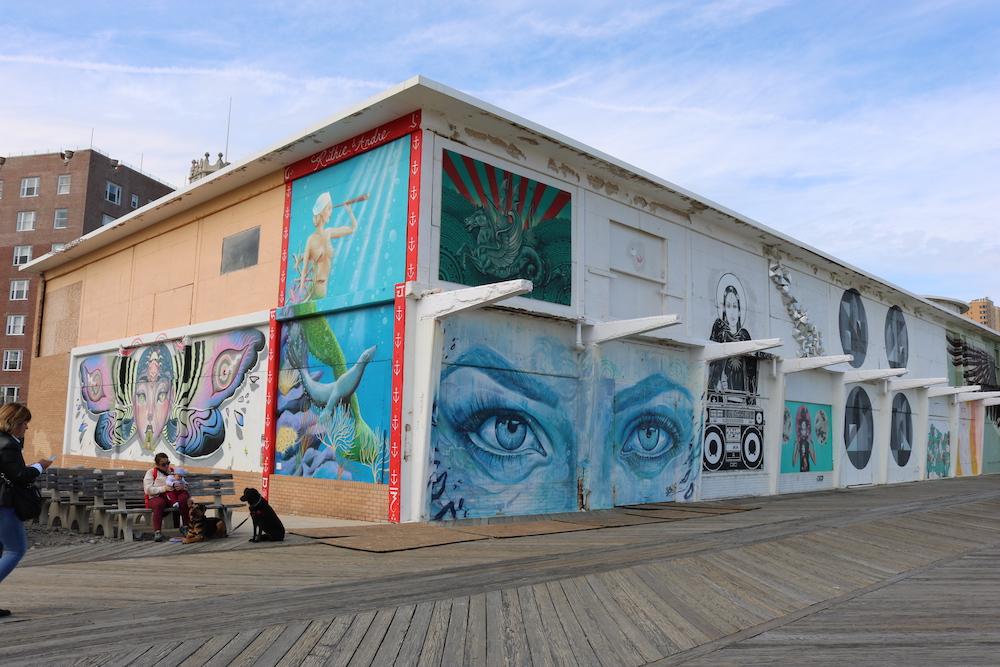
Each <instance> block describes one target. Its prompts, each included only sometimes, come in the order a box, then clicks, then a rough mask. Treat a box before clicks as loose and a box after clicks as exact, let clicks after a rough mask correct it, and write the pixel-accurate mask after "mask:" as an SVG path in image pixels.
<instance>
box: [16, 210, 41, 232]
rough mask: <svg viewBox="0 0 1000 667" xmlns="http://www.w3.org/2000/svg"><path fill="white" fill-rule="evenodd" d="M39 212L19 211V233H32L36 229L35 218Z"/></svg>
mask: <svg viewBox="0 0 1000 667" xmlns="http://www.w3.org/2000/svg"><path fill="white" fill-rule="evenodd" d="M36 214H37V211H18V213H17V231H19V232H30V231H31V230H33V229H34V228H35V216H36Z"/></svg>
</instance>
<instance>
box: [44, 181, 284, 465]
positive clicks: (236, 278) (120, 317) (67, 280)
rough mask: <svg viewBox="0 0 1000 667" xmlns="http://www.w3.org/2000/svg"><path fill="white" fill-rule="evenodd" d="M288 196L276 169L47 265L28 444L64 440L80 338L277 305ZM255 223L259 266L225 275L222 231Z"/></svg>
mask: <svg viewBox="0 0 1000 667" xmlns="http://www.w3.org/2000/svg"><path fill="white" fill-rule="evenodd" d="M284 203H285V190H284V181H283V177H282V173H281V172H280V171H278V172H275V173H273V174H271V175H269V176H267V177H265V178H262V179H259V180H257V181H255V182H253V183H250V184H249V185H246V186H244V187H242V188H239V189H237V190H235V191H233V192H230V193H226V194H225V195H223V196H220V197H217V198H215V199H213V200H212V201H210V202H208V203H206V204H204V205H201V206H197V207H194V208H192V209H191V210H189V211H186V212H185V213H183V214H180V215H176V216H173V217H172V218H169V219H167V220H164V221H163V222H161V223H158V224H156V225H154V226H152V227H149V228H146V229H143V230H140V231H138V232H136V233H135V234H133V235H131V236H128V237H126V238H124V239H122V240H120V241H117V242H115V243H112V244H109V245H108V246H105V247H103V248H101V249H99V250H98V251H95V252H94V253H91V254H90V255H87V256H85V257H81V258H79V259H75V260H73V261H71V262H68V263H67V264H64V265H63V266H60V267H57V268H56V269H54V270H52V271H49V272H48V273H46V275H45V292H44V296H43V307H42V311H41V312H42V316H41V327H40V330H39V333H38V346H39V347H38V350H39V356H38V357H37V359H38V360H39V361H40V362H41V363H37V364H35V363H33V364H32V366H31V377H30V382H31V386H32V387H38V388H39V389H38V392H39V393H38V394H37V396H34V394H33V396H34V398H33V399H32V401H31V402H32V405H31V406H29V407H30V408H31V409H32V412H33V415H34V416H33V419H32V430H33V433H32V432H29V434H28V439H27V443H26V444H27V446H28V448H29V451H34V450H36V449H37V451H38V453H39V454H47V455H50V452H51V453H60V452H61V451H62V449H63V447H62V442H61V441H62V437H63V432H64V429H65V421H66V414H67V408H68V406H67V405H66V396H67V390H68V386H69V385H68V383H69V380H70V378H69V353H70V351H71V350H72V349H73V348H74V347H80V346H84V345H91V344H95V343H100V342H104V341H109V340H116V339H119V338H129V337H132V336H140V335H143V334H150V333H156V332H159V331H162V330H165V329H170V328H174V327H182V326H187V325H190V324H194V323H201V322H210V321H213V320H219V319H224V318H227V317H234V316H237V315H245V314H247V313H254V312H259V311H262V310H268V309H271V308H274V307H276V306H277V303H278V275H279V264H280V259H281V230H282V216H283V211H284ZM257 226H260V248H259V253H258V261H257V265H256V266H253V267H250V268H246V269H242V270H240V271H234V272H232V273H229V274H226V275H221V273H220V272H221V266H222V241H223V239H224V238H226V237H227V236H231V235H232V234H236V233H238V232H241V231H244V230H247V229H252V228H253V227H257ZM32 436H34V437H32ZM76 463H78V464H86V465H94V466H99V465H100V460H98V459H93V461H92V462H89V463H84V462H83V461H76Z"/></svg>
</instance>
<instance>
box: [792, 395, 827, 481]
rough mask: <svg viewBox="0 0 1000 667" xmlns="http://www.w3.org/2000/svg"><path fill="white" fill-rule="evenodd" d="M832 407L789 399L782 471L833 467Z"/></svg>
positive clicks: (816, 469)
mask: <svg viewBox="0 0 1000 667" xmlns="http://www.w3.org/2000/svg"><path fill="white" fill-rule="evenodd" d="M830 424H831V407H830V406H829V405H821V404H818V403H797V402H795V401H785V413H784V419H783V420H782V428H781V438H782V445H781V472H783V473H789V472H824V471H829V470H833V440H832V435H831V429H830Z"/></svg>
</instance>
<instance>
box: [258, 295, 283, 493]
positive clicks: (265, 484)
mask: <svg viewBox="0 0 1000 667" xmlns="http://www.w3.org/2000/svg"><path fill="white" fill-rule="evenodd" d="M280 326H281V325H280V324H279V323H278V313H277V311H275V310H271V316H270V323H269V327H268V335H267V396H266V398H265V399H264V443H263V445H262V447H261V453H260V459H261V460H260V464H261V475H260V495H262V496H263V497H264V498H265V499H267V497H268V496H269V494H270V486H271V473H272V472H273V471H274V446H275V437H274V435H275V428H276V426H277V424H276V421H275V419H274V412H275V398H276V396H277V391H278V342H279V340H280V338H281V329H280Z"/></svg>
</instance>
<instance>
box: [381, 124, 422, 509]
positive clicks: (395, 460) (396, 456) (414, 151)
mask: <svg viewBox="0 0 1000 667" xmlns="http://www.w3.org/2000/svg"><path fill="white" fill-rule="evenodd" d="M422 147H423V134H422V133H421V131H420V130H417V131H416V132H413V133H412V134H411V135H410V182H409V184H408V193H409V194H408V197H407V211H406V280H407V281H411V280H416V279H417V250H418V242H419V232H420V225H419V221H420V176H421V171H422V168H423V158H422V155H423V152H422V150H421V149H422ZM394 296H395V301H394V303H393V319H394V321H395V324H394V325H393V335H392V405H391V408H390V413H391V414H390V419H391V429H390V431H389V508H388V509H389V511H388V517H387V518H388V520H389V522H391V523H399V520H400V496H401V493H402V488H401V480H402V450H403V432H402V425H403V386H404V383H403V367H404V362H405V351H406V283H405V282H404V283H399V284H398V285H396V289H395V295H394Z"/></svg>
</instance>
